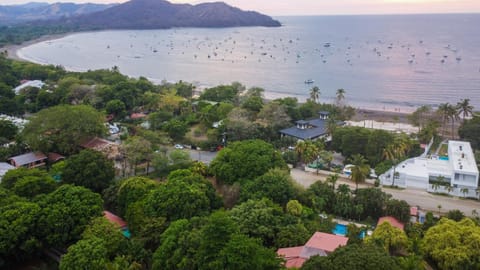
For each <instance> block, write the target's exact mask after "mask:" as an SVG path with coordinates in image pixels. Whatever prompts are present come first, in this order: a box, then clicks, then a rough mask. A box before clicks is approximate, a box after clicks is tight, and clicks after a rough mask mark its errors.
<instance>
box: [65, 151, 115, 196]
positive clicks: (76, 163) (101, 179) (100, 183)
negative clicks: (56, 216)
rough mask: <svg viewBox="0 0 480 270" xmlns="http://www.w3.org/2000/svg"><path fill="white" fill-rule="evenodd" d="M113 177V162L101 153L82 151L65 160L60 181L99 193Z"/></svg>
mask: <svg viewBox="0 0 480 270" xmlns="http://www.w3.org/2000/svg"><path fill="white" fill-rule="evenodd" d="M114 177H115V169H114V168H113V162H112V161H111V160H108V159H107V158H106V157H105V156H104V155H103V154H102V153H100V152H97V151H94V150H89V149H86V150H83V151H81V152H80V153H78V154H76V155H73V156H71V157H69V158H68V159H67V160H65V167H64V168H63V173H62V180H63V181H64V182H66V183H71V184H75V185H78V186H83V187H86V188H89V189H91V190H93V191H94V192H98V193H101V192H102V191H103V190H104V189H105V188H107V187H108V186H109V184H110V182H111V181H112V180H113V178H114Z"/></svg>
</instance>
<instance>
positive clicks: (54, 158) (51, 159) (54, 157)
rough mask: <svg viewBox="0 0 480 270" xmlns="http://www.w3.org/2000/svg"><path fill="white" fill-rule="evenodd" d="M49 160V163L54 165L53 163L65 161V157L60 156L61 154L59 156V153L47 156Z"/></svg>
mask: <svg viewBox="0 0 480 270" xmlns="http://www.w3.org/2000/svg"><path fill="white" fill-rule="evenodd" d="M47 158H48V163H49V164H53V163H57V162H59V161H61V160H65V157H64V156H62V155H60V154H57V153H53V152H52V153H48V154H47Z"/></svg>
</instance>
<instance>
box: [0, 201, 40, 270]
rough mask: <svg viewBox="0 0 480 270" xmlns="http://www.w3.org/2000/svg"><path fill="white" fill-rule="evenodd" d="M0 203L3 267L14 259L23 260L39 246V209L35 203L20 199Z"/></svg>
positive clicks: (0, 265) (0, 255) (0, 247)
mask: <svg viewBox="0 0 480 270" xmlns="http://www.w3.org/2000/svg"><path fill="white" fill-rule="evenodd" d="M2 195H3V194H2ZM0 205H1V206H0V235H1V237H0V258H1V259H0V267H1V268H3V267H8V266H9V265H8V264H10V263H13V262H14V261H25V260H26V259H28V258H29V256H30V255H31V254H33V253H35V252H36V251H37V250H38V249H39V248H40V246H41V243H40V241H39V240H38V239H37V237H36V235H37V233H36V229H37V228H36V224H37V220H38V217H39V215H40V211H41V210H40V207H39V206H38V205H37V204H36V203H31V202H25V201H21V200H19V201H15V202H11V203H7V202H2V203H1V204H0Z"/></svg>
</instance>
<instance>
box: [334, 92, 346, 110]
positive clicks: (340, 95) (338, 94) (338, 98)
mask: <svg viewBox="0 0 480 270" xmlns="http://www.w3.org/2000/svg"><path fill="white" fill-rule="evenodd" d="M335 98H336V104H337V106H338V107H341V106H343V104H342V101H343V100H344V99H345V89H343V88H340V89H337V92H336V93H335Z"/></svg>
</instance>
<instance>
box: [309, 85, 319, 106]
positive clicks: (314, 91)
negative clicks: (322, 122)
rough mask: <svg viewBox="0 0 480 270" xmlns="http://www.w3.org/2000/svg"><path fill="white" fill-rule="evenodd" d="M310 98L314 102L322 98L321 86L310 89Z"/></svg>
mask: <svg viewBox="0 0 480 270" xmlns="http://www.w3.org/2000/svg"><path fill="white" fill-rule="evenodd" d="M310 98H311V99H312V101H313V102H314V103H317V102H318V100H319V99H320V88H318V87H317V86H314V87H312V89H310Z"/></svg>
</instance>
